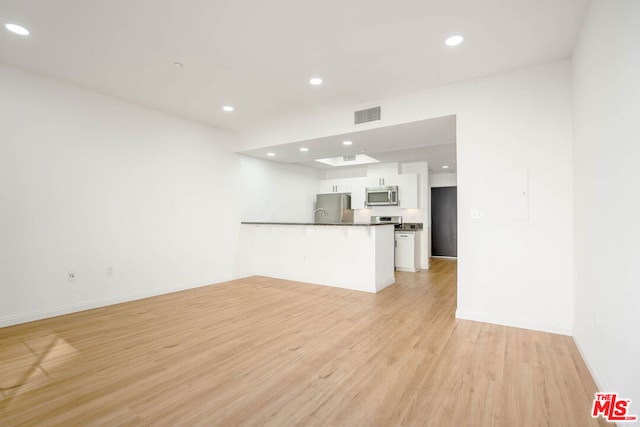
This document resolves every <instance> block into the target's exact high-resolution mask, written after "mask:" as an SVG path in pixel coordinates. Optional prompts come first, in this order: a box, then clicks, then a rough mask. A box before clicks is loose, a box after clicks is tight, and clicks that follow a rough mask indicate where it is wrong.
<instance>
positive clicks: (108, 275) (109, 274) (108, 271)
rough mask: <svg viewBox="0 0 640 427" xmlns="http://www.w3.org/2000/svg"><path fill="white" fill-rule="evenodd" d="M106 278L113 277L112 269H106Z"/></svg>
mask: <svg viewBox="0 0 640 427" xmlns="http://www.w3.org/2000/svg"><path fill="white" fill-rule="evenodd" d="M106 271H107V277H112V276H113V267H107V270H106Z"/></svg>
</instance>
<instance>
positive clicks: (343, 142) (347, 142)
mask: <svg viewBox="0 0 640 427" xmlns="http://www.w3.org/2000/svg"><path fill="white" fill-rule="evenodd" d="M351 144H353V142H351V141H342V145H351Z"/></svg>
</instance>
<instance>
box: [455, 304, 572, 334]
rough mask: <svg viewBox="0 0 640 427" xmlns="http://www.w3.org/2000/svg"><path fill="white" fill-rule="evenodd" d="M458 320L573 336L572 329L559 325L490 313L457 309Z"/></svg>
mask: <svg viewBox="0 0 640 427" xmlns="http://www.w3.org/2000/svg"><path fill="white" fill-rule="evenodd" d="M456 319H464V320H473V321H476V322H484V323H493V324H496V325H503V326H511V327H514V328H522V329H530V330H533V331H540V332H549V333H552V334H560V335H568V336H571V329H570V328H563V327H561V326H558V325H551V324H548V323H544V322H532V321H528V320H522V319H513V318H508V317H501V316H495V315H493V314H489V313H479V312H467V311H464V310H460V309H457V310H456Z"/></svg>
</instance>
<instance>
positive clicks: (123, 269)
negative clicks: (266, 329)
mask: <svg viewBox="0 0 640 427" xmlns="http://www.w3.org/2000/svg"><path fill="white" fill-rule="evenodd" d="M0 93H1V94H2V95H1V96H0V236H1V238H0V326H3V325H8V324H13V323H19V322H23V321H27V320H32V319H36V318H42V317H47V316H51V315H55V314H61V313H65V312H69V311H75V310H78V309H84V308H88V307H93V306H99V305H104V304H108V303H112V302H116V301H123V300H129V299H133V298H137V297H141V296H147V295H153V294H157V293H162V292H166V291H169V290H173V289H181V288H188V287H194V286H198V285H206V284H211V283H215V282H220V281H224V280H228V279H231V278H233V277H234V276H235V275H236V273H234V271H233V270H234V265H237V264H236V262H235V261H236V260H235V259H234V257H235V253H236V250H235V246H236V242H237V239H238V230H239V220H240V213H239V203H238V199H237V197H238V191H237V189H238V188H239V184H238V182H239V176H238V170H239V163H240V162H239V156H237V155H234V154H232V152H231V148H230V146H231V144H230V143H231V142H232V137H231V135H229V134H227V133H223V132H220V131H216V130H213V129H211V128H208V127H205V126H202V125H198V124H195V123H192V122H188V121H185V120H181V119H178V118H175V117H171V116H168V115H165V114H162V113H159V112H155V111H152V110H149V109H146V108H142V107H138V106H135V105H132V104H128V103H125V102H122V101H119V100H116V99H113V98H109V97H105V96H102V95H99V94H96V93H93V92H89V91H85V90H82V89H78V88H76V87H73V86H69V85H66V84H63V83H59V82H56V81H53V80H49V79H45V78H42V77H38V76H35V75H32V74H28V73H25V72H22V71H18V70H16V69H13V68H9V67H5V66H0ZM107 267H112V268H113V272H114V275H113V276H111V277H108V276H107V274H106V270H107ZM68 271H74V272H75V273H76V275H77V278H76V280H75V281H69V280H67V272H68Z"/></svg>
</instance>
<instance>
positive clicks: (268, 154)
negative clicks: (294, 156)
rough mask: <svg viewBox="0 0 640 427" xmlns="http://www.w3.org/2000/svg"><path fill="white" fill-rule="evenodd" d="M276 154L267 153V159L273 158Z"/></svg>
mask: <svg viewBox="0 0 640 427" xmlns="http://www.w3.org/2000/svg"><path fill="white" fill-rule="evenodd" d="M275 155H276V153H267V156H269V157H275Z"/></svg>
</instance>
